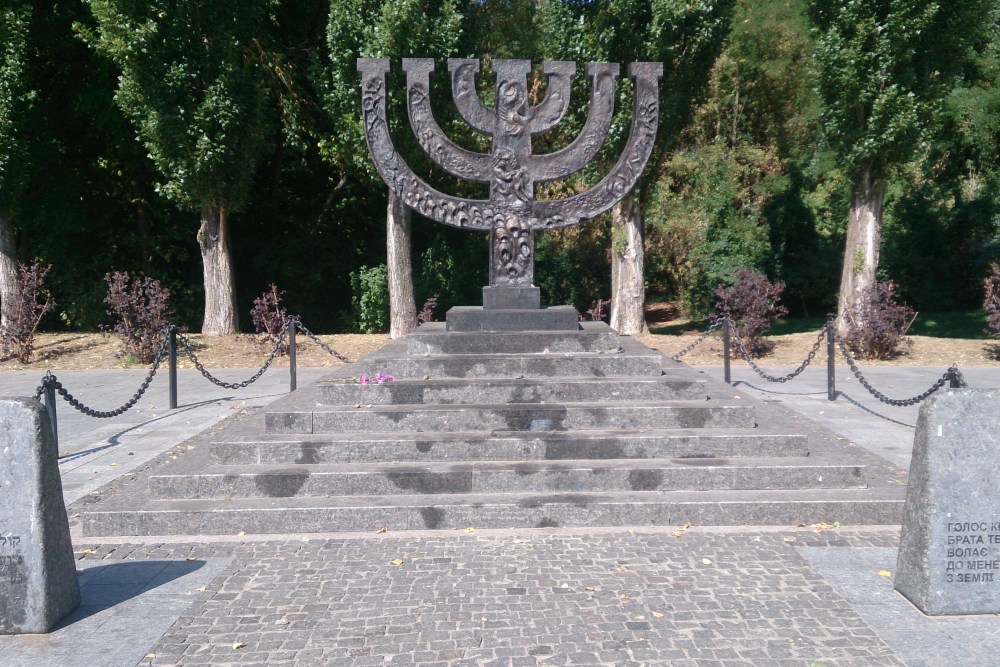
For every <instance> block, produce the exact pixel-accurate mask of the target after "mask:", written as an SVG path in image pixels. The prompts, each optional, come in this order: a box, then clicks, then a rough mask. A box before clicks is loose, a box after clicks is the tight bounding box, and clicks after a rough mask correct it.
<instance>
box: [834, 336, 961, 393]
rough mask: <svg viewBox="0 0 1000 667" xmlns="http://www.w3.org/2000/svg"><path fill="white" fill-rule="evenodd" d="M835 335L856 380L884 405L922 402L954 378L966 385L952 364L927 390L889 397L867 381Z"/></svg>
mask: <svg viewBox="0 0 1000 667" xmlns="http://www.w3.org/2000/svg"><path fill="white" fill-rule="evenodd" d="M835 337H836V340H837V345H838V346H839V347H840V353H841V354H842V355H843V356H844V359H845V360H846V361H847V365H848V366H850V367H851V372H852V373H854V377H856V378H857V379H858V382H860V383H861V386H862V387H864V388H865V389H867V390H868V393H870V394H871V395H872V396H874V397H875V398H877V399H878V400H880V401H881V402H883V403H885V404H886V405H893V406H896V407H905V406H908V405H916V404H917V403H921V402H923V401H924V399H926V398H927V397H928V396H930V395H931V394H933V393H934V392H936V391H937V390H938V389H940V388H941V387H943V386H945V385H946V384H948V383H949V382H951V381H952V380H955V382H956V384H957V385H958V386H959V387H967V386H968V385H967V384H966V383H965V378H964V377H963V376H962V372H961V371H959V370H958V368H957V367H955V366H952V367H950V368H949V369H948V370H947V371H945V373H944V375H942V376H941V377H940V378H938V380H937V381H936V382H935V383H934V384H932V385H931V387H930V388H929V389H928V390H927V391H925V392H923V393H922V394H917V395H916V396H913V397H912V398H904V399H897V398H889V397H888V396H886V395H885V394H883V393H882V392H880V391H879V390H878V389H876V388H875V387H873V386H872V385H871V383H869V382H868V379H867V378H865V376H864V375H862V374H861V369H860V368H858V365H857V363H856V362H855V361H854V357H852V356H851V353H850V351H849V350H848V349H847V343H845V342H844V339H843V338H841V337H840V336H839V335H836V336H835Z"/></svg>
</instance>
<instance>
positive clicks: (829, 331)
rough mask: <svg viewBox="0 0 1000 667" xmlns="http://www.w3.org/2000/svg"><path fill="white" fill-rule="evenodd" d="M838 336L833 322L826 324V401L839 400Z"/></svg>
mask: <svg viewBox="0 0 1000 667" xmlns="http://www.w3.org/2000/svg"><path fill="white" fill-rule="evenodd" d="M836 335H837V333H836V330H835V329H834V328H833V320H830V321H829V322H827V323H826V399H827V400H828V401H835V400H837V372H836V371H837V363H836V362H837V342H836V341H835V340H834V337H835V336H836Z"/></svg>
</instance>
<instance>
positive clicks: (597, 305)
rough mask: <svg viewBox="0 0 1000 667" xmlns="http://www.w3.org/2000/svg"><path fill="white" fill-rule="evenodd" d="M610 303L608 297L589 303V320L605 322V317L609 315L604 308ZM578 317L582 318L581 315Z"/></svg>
mask: <svg viewBox="0 0 1000 667" xmlns="http://www.w3.org/2000/svg"><path fill="white" fill-rule="evenodd" d="M610 305H611V300H610V299H598V300H597V301H594V302H593V303H592V304H591V305H590V308H588V309H587V317H589V318H590V321H591V322H606V321H607V319H606V318H607V317H608V316H609V313H608V312H607V311H606V310H605V308H607V307H608V306H610ZM580 319H581V320H582V319H583V316H582V315H581V316H580Z"/></svg>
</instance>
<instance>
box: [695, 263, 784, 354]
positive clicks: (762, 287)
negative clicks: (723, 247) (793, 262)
mask: <svg viewBox="0 0 1000 667" xmlns="http://www.w3.org/2000/svg"><path fill="white" fill-rule="evenodd" d="M784 289H785V283H783V282H781V281H780V280H779V281H778V282H776V283H772V282H771V281H770V280H768V279H767V276H765V275H764V274H763V273H758V272H757V271H754V270H752V269H748V268H739V269H736V271H735V272H734V273H733V284H732V285H730V286H726V285H724V284H720V285H718V286H716V288H715V297H716V302H715V315H714V316H713V317H712V319H713V320H719V319H721V318H723V317H726V316H728V317H729V318H730V319H732V320H733V325H734V326H733V328H734V331H733V335H734V336H736V337H737V338H738V339H739V341H740V342H741V343H742V344H743V347H745V348H746V350H747V352H749V353H750V354H752V355H755V356H760V355H765V354H768V353H769V352H771V350H773V349H774V343H772V342H771V341H769V340H767V339H766V338H764V331H765V330H767V328H768V327H769V326H771V320H773V319H774V318H775V317H783V316H785V315H787V314H788V309H786V308H785V307H784V306H781V305H778V301H779V300H780V299H781V293H782V292H783V291H784Z"/></svg>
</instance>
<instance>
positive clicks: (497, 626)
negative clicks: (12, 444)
mask: <svg viewBox="0 0 1000 667" xmlns="http://www.w3.org/2000/svg"><path fill="white" fill-rule="evenodd" d="M896 533H897V531H896V530H895V529H892V528H880V529H870V530H854V531H845V530H823V531H819V530H814V529H809V528H805V529H801V530H792V531H773V530H772V531H768V530H759V529H752V530H750V529H748V530H747V531H735V530H727V529H694V528H692V529H687V530H685V529H683V528H674V529H633V530H610V529H609V530H598V531H581V530H557V531H540V530H534V531H483V532H482V533H479V532H476V531H468V530H467V531H453V532H448V533H438V534H431V533H420V534H406V535H403V534H396V535H393V534H391V533H389V534H384V535H377V536H369V537H364V538H362V537H334V538H324V539H316V538H310V539H306V538H299V539H297V540H289V539H287V538H284V539H280V540H273V541H260V542H249V541H248V542H242V543H234V542H213V543H202V544H186V543H176V544H157V545H136V544H121V545H113V544H95V545H91V546H87V545H78V546H77V551H78V553H79V554H80V556H81V558H82V560H83V562H84V563H87V562H89V561H91V560H102V561H105V562H107V561H119V560H125V561H132V560H139V561H143V560H150V559H157V560H164V559H166V560H170V559H174V560H179V561H186V562H192V561H191V560H190V559H194V562H197V561H202V560H205V561H215V560H217V559H220V558H231V559H232V560H231V561H230V562H229V564H228V566H226V567H225V569H224V570H223V571H222V573H221V574H220V575H219V576H217V577H216V578H215V579H214V580H213V581H212V582H211V583H210V584H209V585H208V586H207V587H205V589H204V591H199V592H198V595H197V597H196V598H195V599H194V600H193V601H192V603H191V604H190V606H189V607H188V609H187V610H186V611H185V612H184V613H183V614H182V615H181V616H180V618H179V619H178V620H177V622H176V623H174V624H173V626H172V627H171V628H170V629H169V630H168V631H167V632H166V633H165V634H164V635H163V636H162V638H161V639H160V641H159V642H158V643H157V644H156V645H155V646H152V647H150V648H149V649H148V651H146V650H145V649H144V655H146V657H145V658H143V659H142V660H141V662H140V664H142V665H156V666H166V665H190V666H192V667H194V666H196V665H241V666H246V665H359V666H360V665H383V664H389V665H424V666H428V667H429V666H431V665H435V666H437V665H441V666H444V665H511V666H519V665H525V666H527V665H677V666H678V667H683V666H694V665H797V666H813V667H819V666H823V665H826V666H829V667H833V666H834V665H838V666H846V665H858V666H861V665H864V666H869V665H904V664H907V663H906V662H905V661H903V660H902V659H901V658H900V657H899V655H898V653H897V651H896V650H894V648H893V647H891V646H890V645H889V644H887V643H886V642H885V641H884V640H883V639H882V638H881V637H880V636H879V634H878V633H877V632H876V629H874V628H873V626H872V625H871V624H870V623H867V622H866V621H865V620H864V619H863V618H862V617H861V616H860V615H859V614H858V613H857V612H856V611H854V610H853V609H852V608H851V605H850V603H849V602H848V601H847V600H845V598H844V597H843V596H842V595H841V594H839V593H838V592H837V590H835V588H834V587H833V586H831V584H830V583H829V582H828V581H827V580H825V579H824V578H823V577H822V576H820V575H819V574H817V571H816V570H815V569H814V568H813V567H812V565H811V564H810V562H809V561H808V560H806V559H805V558H804V557H803V556H802V555H800V553H799V551H798V550H799V549H802V548H813V549H817V548H822V549H823V550H832V549H839V550H852V551H853V550H856V549H859V548H860V549H862V550H863V549H865V548H872V547H882V548H883V550H884V548H886V547H893V546H894V545H895V543H896V537H897V535H896ZM675 534H676V536H675ZM857 577H859V578H861V579H866V580H868V581H870V582H871V584H872V585H873V586H881V587H883V588H884V587H886V586H889V587H890V588H891V583H890V582H889V581H888V580H887V579H885V578H883V577H880V576H879V575H878V572H877V571H876V570H872V571H861V572H857ZM913 613H914V614H917V615H919V612H917V611H916V610H913ZM952 664H955V663H952Z"/></svg>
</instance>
